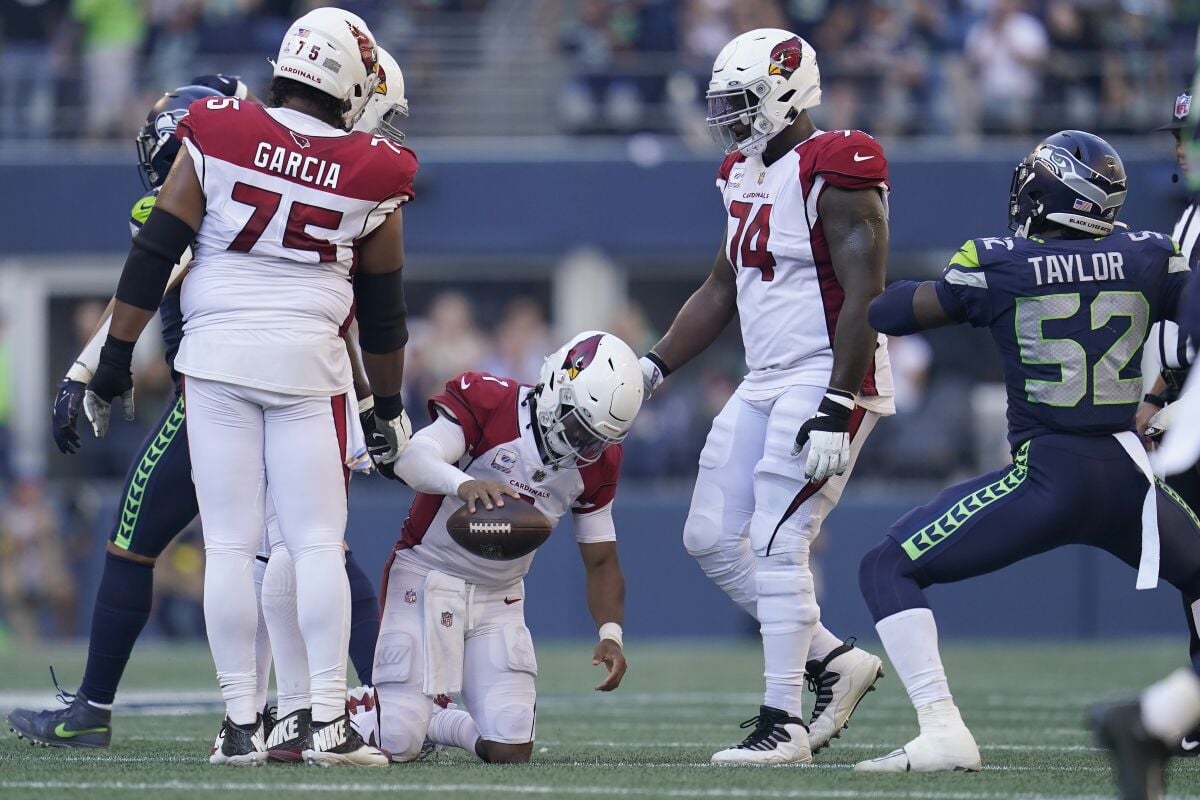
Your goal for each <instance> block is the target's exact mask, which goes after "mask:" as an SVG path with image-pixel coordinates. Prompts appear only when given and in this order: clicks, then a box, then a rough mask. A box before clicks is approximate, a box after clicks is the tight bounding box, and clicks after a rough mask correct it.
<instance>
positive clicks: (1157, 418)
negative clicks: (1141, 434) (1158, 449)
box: [1146, 403, 1179, 439]
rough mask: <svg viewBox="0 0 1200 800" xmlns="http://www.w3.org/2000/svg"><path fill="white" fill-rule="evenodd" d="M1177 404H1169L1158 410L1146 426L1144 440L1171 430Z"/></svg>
mask: <svg viewBox="0 0 1200 800" xmlns="http://www.w3.org/2000/svg"><path fill="white" fill-rule="evenodd" d="M1178 407H1179V404H1178V403H1169V404H1168V405H1165V406H1163V407H1162V408H1161V409H1159V411H1158V413H1156V414H1155V415H1154V416H1153V417H1151V418H1150V422H1149V423H1147V425H1146V438H1148V439H1154V438H1156V437H1159V436H1162V435H1163V434H1164V433H1166V432H1167V431H1169V430H1170V429H1171V426H1172V425H1173V424H1174V423H1175V418H1176V416H1177V409H1178Z"/></svg>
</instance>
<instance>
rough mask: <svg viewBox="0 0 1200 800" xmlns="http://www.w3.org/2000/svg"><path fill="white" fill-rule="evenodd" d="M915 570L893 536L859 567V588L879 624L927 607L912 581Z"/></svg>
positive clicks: (884, 541) (869, 554)
mask: <svg viewBox="0 0 1200 800" xmlns="http://www.w3.org/2000/svg"><path fill="white" fill-rule="evenodd" d="M914 570H915V565H914V563H913V560H912V559H911V558H909V557H908V554H907V553H905V552H904V549H903V548H902V547H901V546H900V544H899V542H897V541H896V540H895V539H893V538H892V537H890V536H888V537H885V538H884V540H883V541H882V542H880V543H879V544H877V545H876V546H875V547H873V548H871V549H870V550H868V551H867V554H866V555H864V556H863V558H862V561H861V562H860V564H859V567H858V585H859V589H860V590H861V591H862V596H863V599H864V600H865V601H866V603H867V608H869V609H870V610H871V616H872V617H874V619H875V621H876V622H878V621H879V620H881V619H884V618H885V617H890V616H891V615H892V614H895V613H898V612H900V611H904V610H906V609H909V608H923V607H927V606H928V604H927V603H926V602H925V595H924V594H923V593H922V592H921V587H920V585H919V584H918V583H917V581H916V579H915V578H914V577H913V571H914Z"/></svg>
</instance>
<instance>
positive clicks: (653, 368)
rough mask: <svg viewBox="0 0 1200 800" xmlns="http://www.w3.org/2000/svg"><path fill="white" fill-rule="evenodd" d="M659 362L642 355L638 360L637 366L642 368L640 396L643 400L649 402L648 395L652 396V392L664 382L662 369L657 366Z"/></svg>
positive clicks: (664, 376)
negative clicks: (641, 395)
mask: <svg viewBox="0 0 1200 800" xmlns="http://www.w3.org/2000/svg"><path fill="white" fill-rule="evenodd" d="M660 363H661V360H660V361H655V360H654V359H653V358H651V357H650V356H649V355H644V356H642V357H641V358H640V359H639V360H638V366H640V367H641V368H642V394H643V397H642V399H643V400H649V399H650V395H652V394H654V390H655V389H657V388H658V387H659V385H660V384H661V383H662V382H663V381H664V380H666V377H667V376H666V375H665V374H664V373H663V370H662V367H661V366H659V364H660Z"/></svg>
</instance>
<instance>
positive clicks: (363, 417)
mask: <svg viewBox="0 0 1200 800" xmlns="http://www.w3.org/2000/svg"><path fill="white" fill-rule="evenodd" d="M358 420H359V422H361V423H362V429H363V438H364V439H366V441H367V452H368V453H369V454H370V455H371V461H373V462H375V469H376V471H377V472H378V473H379V474H380V475H382V476H383V477H385V478H387V479H388V480H393V481H398V480H400V478H399V477H398V476H397V475H396V466H395V464H392V463H389V464H383V463H381V462H380V461H379V459H380V458H383V456H384V454H385V453H387V451H388V447H389V445H388V441H387V439H386V438H385V437H384V435H383V434H382V433H380V432H379V429H378V428H376V427H375V406H374V405H371V406H369V407H367V408H365V409H364V410H361V411H359V412H358Z"/></svg>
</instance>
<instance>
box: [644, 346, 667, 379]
mask: <svg viewBox="0 0 1200 800" xmlns="http://www.w3.org/2000/svg"><path fill="white" fill-rule="evenodd" d="M645 357H646V358H647V359H649V360H650V361H652V362H654V366H656V367H658V371H659V372H661V373H662V376H663V377H664V378H666V377H667V376H668V375H670V374H671V368H670V367H668V366H667V362H665V361H663V360H662V358H661V357H660V356H659V355H658V353H656V352H654V351H653V350H650V351H648V352H647V353H646V355H645Z"/></svg>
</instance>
